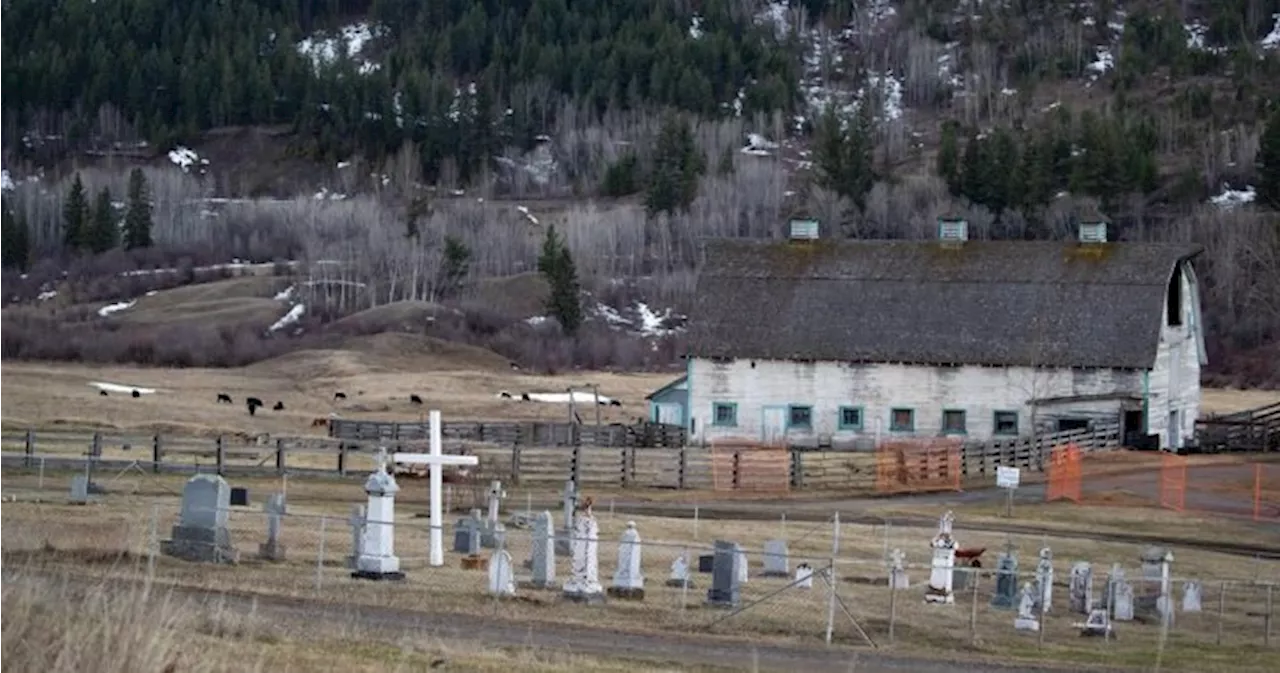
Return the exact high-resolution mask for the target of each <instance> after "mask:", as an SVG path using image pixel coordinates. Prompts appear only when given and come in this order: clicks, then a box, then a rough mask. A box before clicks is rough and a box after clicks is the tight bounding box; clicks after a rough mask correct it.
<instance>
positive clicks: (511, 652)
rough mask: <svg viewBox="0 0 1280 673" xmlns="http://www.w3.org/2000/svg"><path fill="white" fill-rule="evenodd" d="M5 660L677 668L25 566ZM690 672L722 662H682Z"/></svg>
mask: <svg viewBox="0 0 1280 673" xmlns="http://www.w3.org/2000/svg"><path fill="white" fill-rule="evenodd" d="M3 612H4V615H5V619H4V627H3V644H2V645H0V652H2V656H0V670H3V671H5V672H6V673H8V672H9V671H13V672H14V673H17V672H22V673H27V672H29V671H40V672H41V673H83V672H85V671H94V672H95V673H173V672H175V671H181V672H182V673H231V672H233V671H234V672H236V673H240V672H244V671H255V672H261V671H273V672H285V673H288V672H298V673H308V672H310V671H342V672H343V673H346V672H349V671H354V672H357V673H363V672H367V673H384V672H386V671H395V672H400V671H422V670H428V669H439V670H442V671H449V672H455V671H456V672H461V673H508V672H509V671H513V670H518V671H530V672H531V673H550V672H552V671H567V670H572V671H582V672H583V673H659V672H660V671H670V670H671V668H670V667H662V666H656V665H652V664H644V663H638V662H629V661H624V660H605V659H601V658H597V657H587V656H581V655H569V654H566V653H562V652H553V651H546V650H540V649H537V648H533V647H515V648H498V647H486V646H483V645H480V644H477V643H474V642H467V643H460V642H450V641H443V640H440V639H438V638H433V637H432V636H430V634H423V633H420V632H408V631H407V630H396V631H391V630H375V629H371V628H369V627H366V626H362V625H358V624H352V623H350V622H347V623H345V624H335V623H334V622H333V620H316V619H306V618H305V617H304V618H293V619H281V617H280V615H278V614H277V615H272V616H271V618H267V617H265V616H262V615H258V614H256V613H248V614H246V613H244V612H238V611H234V610H224V609H221V606H220V605H219V604H217V603H215V604H212V605H211V604H208V603H202V602H199V601H197V600H195V599H192V598H187V597H182V596H175V595H172V594H168V593H166V592H164V591H157V592H156V593H155V595H154V596H152V597H147V595H146V594H145V593H144V592H143V590H142V589H141V588H140V587H139V586H109V585H105V584H104V585H99V586H90V587H87V588H82V587H73V586H71V585H70V584H68V583H66V582H64V581H61V580H59V579H51V578H47V577H43V576H27V577H24V576H22V575H21V574H19V575H18V576H16V577H12V578H7V579H6V581H5V583H4V587H3ZM681 670H706V671H710V670H714V669H708V668H697V669H691V668H682V669H681Z"/></svg>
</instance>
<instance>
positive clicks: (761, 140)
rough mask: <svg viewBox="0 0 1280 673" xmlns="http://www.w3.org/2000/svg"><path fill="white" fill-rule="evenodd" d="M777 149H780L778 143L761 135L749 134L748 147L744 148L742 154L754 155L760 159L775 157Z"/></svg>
mask: <svg viewBox="0 0 1280 673" xmlns="http://www.w3.org/2000/svg"><path fill="white" fill-rule="evenodd" d="M776 149H778V143H775V142H773V141H772V140H769V139H768V138H766V137H764V136H763V135H760V134H759V133H748V134H747V146H746V147H744V148H742V153H743V154H753V155H755V156H758V157H767V156H771V155H773V152H774V150H776Z"/></svg>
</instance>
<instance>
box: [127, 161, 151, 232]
mask: <svg viewBox="0 0 1280 673" xmlns="http://www.w3.org/2000/svg"><path fill="white" fill-rule="evenodd" d="M151 226H152V222H151V198H150V195H148V194H147V176H145V175H143V174H142V169H141V168H135V169H133V171H131V172H130V173H129V210H128V212H126V213H125V216H124V247H125V248H127V249H129V250H134V249H137V248H149V247H151Z"/></svg>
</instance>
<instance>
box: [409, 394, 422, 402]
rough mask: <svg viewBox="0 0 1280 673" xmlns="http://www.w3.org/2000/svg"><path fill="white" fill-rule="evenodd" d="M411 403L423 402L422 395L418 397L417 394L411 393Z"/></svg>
mask: <svg viewBox="0 0 1280 673" xmlns="http://www.w3.org/2000/svg"><path fill="white" fill-rule="evenodd" d="M409 403H410V404H422V398H421V397H418V396H417V395H410V396H409Z"/></svg>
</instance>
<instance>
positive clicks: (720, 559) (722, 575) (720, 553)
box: [707, 540, 742, 608]
mask: <svg viewBox="0 0 1280 673" xmlns="http://www.w3.org/2000/svg"><path fill="white" fill-rule="evenodd" d="M714 556H715V560H714V563H713V565H712V568H711V588H710V589H707V604H708V605H711V606H714V607H724V608H736V607H738V602H739V600H740V598H741V597H740V595H739V592H740V589H739V581H738V580H739V578H740V577H741V576H742V573H741V571H740V570H739V569H738V567H739V564H740V563H741V562H742V561H741V559H742V548H741V547H739V546H738V544H737V543H736V542H728V541H726V540H716V542H715V554H714Z"/></svg>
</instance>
